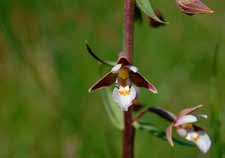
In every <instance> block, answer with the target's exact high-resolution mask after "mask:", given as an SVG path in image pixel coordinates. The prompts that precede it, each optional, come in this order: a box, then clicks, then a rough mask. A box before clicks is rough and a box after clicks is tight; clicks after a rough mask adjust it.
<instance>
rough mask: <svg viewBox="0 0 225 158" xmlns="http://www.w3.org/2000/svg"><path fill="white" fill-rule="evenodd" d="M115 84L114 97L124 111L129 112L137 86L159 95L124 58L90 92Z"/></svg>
mask: <svg viewBox="0 0 225 158" xmlns="http://www.w3.org/2000/svg"><path fill="white" fill-rule="evenodd" d="M114 83H115V84H116V87H115V88H114V90H113V93H112V97H113V99H114V101H115V102H116V103H117V104H118V105H119V106H120V107H121V109H122V110H123V111H127V110H128V108H129V107H130V106H131V105H132V102H133V100H134V99H135V98H136V95H137V91H136V87H135V86H137V87H143V88H147V89H148V90H149V91H151V92H153V93H157V89H156V88H155V86H154V85H153V84H151V83H150V82H149V81H147V80H146V79H145V78H144V77H143V76H142V75H141V74H140V73H138V69H137V67H135V66H133V65H131V64H130V63H129V62H128V60H127V59H126V58H124V57H120V58H119V60H118V61H117V64H116V65H115V66H113V67H112V69H111V71H110V72H109V73H107V74H106V75H104V76H103V77H102V78H101V79H100V80H98V81H97V82H96V83H95V84H94V85H93V86H91V88H90V89H89V92H93V91H95V90H98V89H101V88H105V87H108V86H111V85H112V84H114Z"/></svg>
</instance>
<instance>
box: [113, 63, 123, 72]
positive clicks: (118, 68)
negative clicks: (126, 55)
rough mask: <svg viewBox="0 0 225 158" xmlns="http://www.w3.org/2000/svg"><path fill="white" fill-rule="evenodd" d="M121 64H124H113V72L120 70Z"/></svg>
mask: <svg viewBox="0 0 225 158" xmlns="http://www.w3.org/2000/svg"><path fill="white" fill-rule="evenodd" d="M121 66H122V65H121V64H117V65H115V66H113V68H112V70H111V72H112V73H117V72H118V71H119V70H120V68H121Z"/></svg>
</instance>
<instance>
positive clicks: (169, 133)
mask: <svg viewBox="0 0 225 158" xmlns="http://www.w3.org/2000/svg"><path fill="white" fill-rule="evenodd" d="M172 129H173V124H171V125H170V126H169V127H168V128H167V129H166V139H167V140H168V142H169V143H170V145H171V146H174V144H173V139H172Z"/></svg>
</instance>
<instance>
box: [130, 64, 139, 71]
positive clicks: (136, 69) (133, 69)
mask: <svg viewBox="0 0 225 158" xmlns="http://www.w3.org/2000/svg"><path fill="white" fill-rule="evenodd" d="M129 69H130V70H131V71H133V72H138V68H137V67H136V66H133V65H131V66H130V67H129Z"/></svg>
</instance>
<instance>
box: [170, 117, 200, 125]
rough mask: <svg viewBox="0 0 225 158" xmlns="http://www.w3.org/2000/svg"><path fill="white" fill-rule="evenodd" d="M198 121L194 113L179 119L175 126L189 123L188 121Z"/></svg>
mask: <svg viewBox="0 0 225 158" xmlns="http://www.w3.org/2000/svg"><path fill="white" fill-rule="evenodd" d="M197 121H198V119H197V117H195V116H194V115H184V116H182V117H180V118H178V119H177V121H176V123H175V125H174V126H179V125H182V124H187V123H193V122H197Z"/></svg>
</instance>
